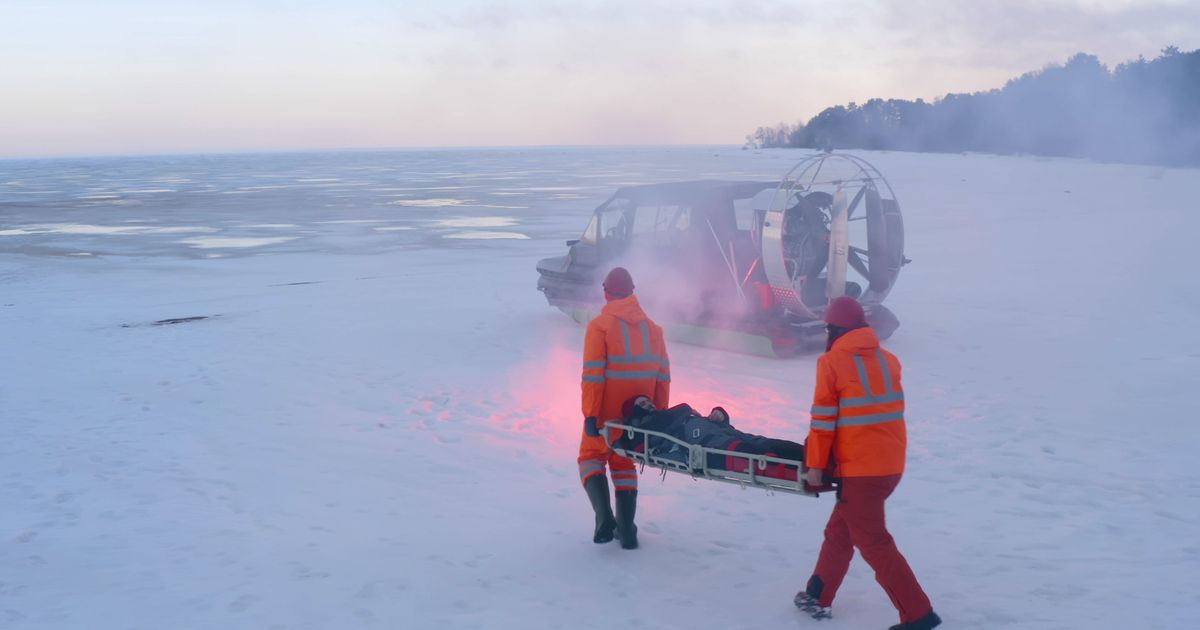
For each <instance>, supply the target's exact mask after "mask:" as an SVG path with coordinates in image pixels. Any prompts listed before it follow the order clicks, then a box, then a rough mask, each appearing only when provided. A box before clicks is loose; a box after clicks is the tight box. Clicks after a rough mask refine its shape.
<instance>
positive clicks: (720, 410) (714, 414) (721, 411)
mask: <svg viewBox="0 0 1200 630" xmlns="http://www.w3.org/2000/svg"><path fill="white" fill-rule="evenodd" d="M708 419H709V420H712V421H713V422H721V423H725V424H727V423H728V422H729V412H728V411H725V408H724V407H713V408H712V411H710V412H708Z"/></svg>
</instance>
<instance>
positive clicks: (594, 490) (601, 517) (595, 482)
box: [583, 475, 620, 544]
mask: <svg viewBox="0 0 1200 630" xmlns="http://www.w3.org/2000/svg"><path fill="white" fill-rule="evenodd" d="M583 489H584V490H586V491H587V495H588V500H589V501H591V502H592V510H593V511H595V512H596V533H595V534H594V535H593V536H592V542H594V543H597V544H600V543H606V542H610V541H611V540H612V539H613V530H614V529H616V528H617V519H615V518H613V511H612V502H611V500H610V499H609V496H608V478H607V477H605V476H604V475H593V476H591V477H589V478H588V480H587V482H585V483H584V484H583ZM619 495H620V493H618V496H619Z"/></svg>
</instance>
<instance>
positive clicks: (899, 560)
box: [813, 475, 933, 623]
mask: <svg viewBox="0 0 1200 630" xmlns="http://www.w3.org/2000/svg"><path fill="white" fill-rule="evenodd" d="M899 483H900V475H888V476H886V477H844V478H843V479H842V482H841V493H840V494H841V496H840V498H839V499H838V503H837V505H836V506H835V507H834V508H833V514H831V515H830V516H829V524H828V525H826V526H825V542H824V543H823V544H822V545H821V555H820V556H819V557H818V558H817V568H816V569H814V570H813V575H815V576H817V577H819V578H821V581H822V582H823V583H824V588H823V589H822V590H821V596H820V603H821V605H822V606H830V605H832V604H833V598H834V596H835V595H837V590H838V587H839V586H841V585H842V579H844V578H845V577H846V571H847V570H848V569H849V568H850V559H851V558H853V557H854V548H855V547H857V548H858V550H859V552H860V553H862V557H863V560H866V561H867V564H869V565H871V568H872V569H874V570H875V581H876V582H879V585H880V586H882V587H883V590H884V591H886V592H887V594H888V597H890V598H891V600H892V605H894V606H895V607H896V610H897V611H899V612H900V622H901V623H909V622H912V621H916V620H918V619H920V618H921V617H924V616H925V615H927V614H929V612H930V611H931V610H933V606H932V605H930V603H929V597H928V596H926V595H925V591H923V590H922V589H921V585H920V584H918V583H917V577H916V576H915V575H913V572H912V569H911V568H909V566H908V561H907V560H905V559H904V556H902V555H900V550H899V549H896V542H895V541H894V540H892V535H891V534H889V533H888V530H887V525H886V524H885V523H884V515H883V503H884V501H886V500H887V498H888V496H890V495H891V494H892V491H893V490H895V489H896V486H897V485H898V484H899Z"/></svg>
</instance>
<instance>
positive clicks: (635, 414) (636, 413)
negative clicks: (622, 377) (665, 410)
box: [621, 394, 655, 420]
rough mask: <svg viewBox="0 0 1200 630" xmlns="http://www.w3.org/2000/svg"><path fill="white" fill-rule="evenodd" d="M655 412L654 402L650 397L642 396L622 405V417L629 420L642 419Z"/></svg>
mask: <svg viewBox="0 0 1200 630" xmlns="http://www.w3.org/2000/svg"><path fill="white" fill-rule="evenodd" d="M654 410H655V409H654V402H653V401H652V400H650V397H649V396H643V395H640V394H639V395H637V396H634V397H633V398H630V399H629V400H626V401H625V403H624V404H622V405H621V415H622V416H624V417H625V419H627V420H633V419H636V418H641V417H642V416H644V415H646V414H648V413H650V412H652V411H654Z"/></svg>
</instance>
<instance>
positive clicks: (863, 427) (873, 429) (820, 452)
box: [805, 328, 907, 477]
mask: <svg viewBox="0 0 1200 630" xmlns="http://www.w3.org/2000/svg"><path fill="white" fill-rule="evenodd" d="M906 446H907V437H906V436H905V428H904V390H903V389H902V388H901V386H900V361H899V360H898V359H897V358H896V357H895V355H893V354H892V353H890V352H888V351H887V350H884V349H883V348H881V347H879V339H878V338H877V337H876V336H875V331H873V330H871V329H870V328H858V329H856V330H852V331H850V332H848V333H846V334H845V335H842V336H841V337H840V338H838V339H837V341H834V342H833V348H832V349H830V351H829V352H826V353H825V354H823V355H821V358H819V359H817V386H816V392H815V393H814V394H813V407H812V425H811V426H810V427H809V432H808V447H807V450H806V457H805V460H806V463H807V464H808V465H809V466H810V467H812V468H822V469H825V468H829V466H830V463H831V459H832V460H833V462H834V463H836V465H837V474H838V476H841V477H873V476H882V475H898V474H900V473H902V472H904V456H905V448H906Z"/></svg>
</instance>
